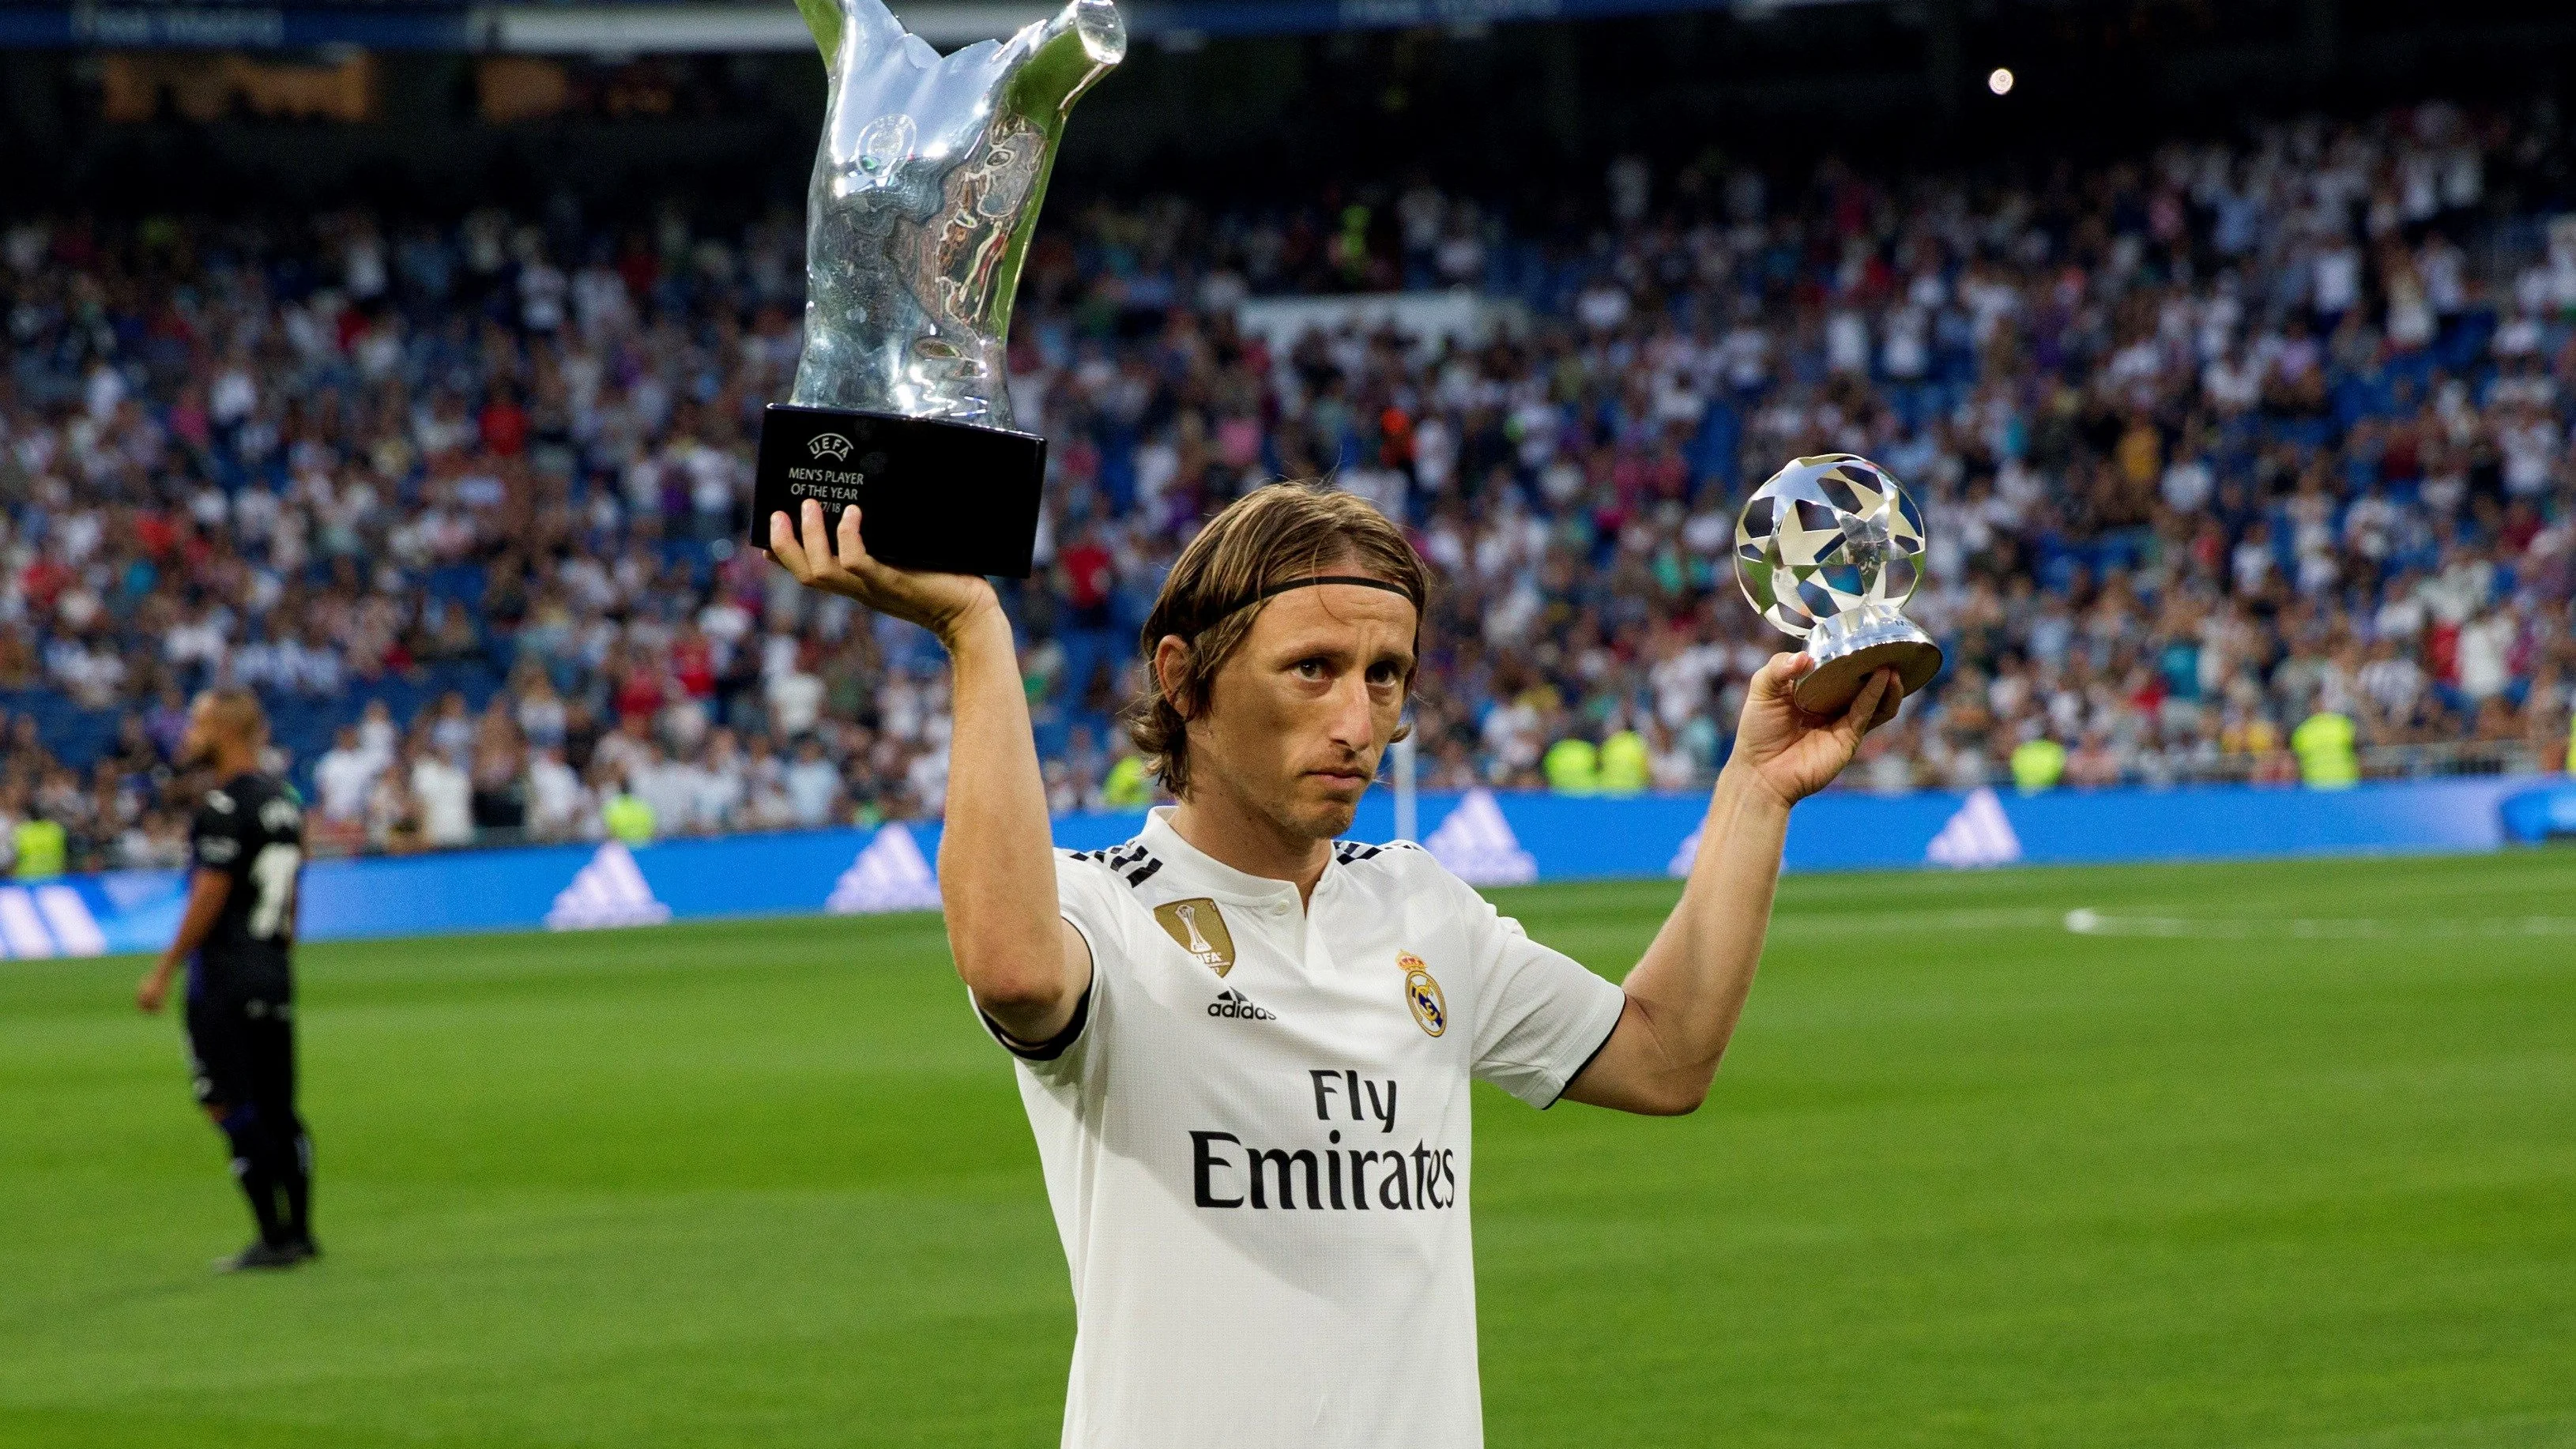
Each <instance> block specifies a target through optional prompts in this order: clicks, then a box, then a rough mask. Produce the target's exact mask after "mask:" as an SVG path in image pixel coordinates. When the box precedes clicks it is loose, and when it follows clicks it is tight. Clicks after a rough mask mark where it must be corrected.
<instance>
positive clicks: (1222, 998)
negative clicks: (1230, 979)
mask: <svg viewBox="0 0 2576 1449" xmlns="http://www.w3.org/2000/svg"><path fill="white" fill-rule="evenodd" d="M1208 1015H1210V1016H1221V1017H1227V1018H1231V1019H1233V1020H1237V1021H1277V1020H1278V1019H1279V1014H1278V1013H1277V1012H1274V1011H1264V1010H1262V1009H1261V1008H1260V1007H1258V1006H1255V1005H1253V1004H1252V998H1251V997H1249V996H1246V995H1244V994H1243V993H1242V992H1240V991H1235V990H1232V989H1230V988H1229V989H1227V990H1224V991H1220V992H1218V993H1217V994H1216V1000H1214V1001H1211V1002H1209V1003H1208Z"/></svg>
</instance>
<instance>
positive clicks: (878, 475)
mask: <svg viewBox="0 0 2576 1449" xmlns="http://www.w3.org/2000/svg"><path fill="white" fill-rule="evenodd" d="M1045 480H1046V439H1044V438H1040V437H1035V436H1033V435H1031V434H1028V433H1014V432H1007V431H1005V430H1003V429H1001V428H983V427H977V426H975V425H974V424H972V423H952V422H947V421H944V420H942V419H938V418H908V417H903V416H900V415H898V414H894V413H868V412H859V411H856V410H854V409H850V408H813V407H799V406H797V405H796V404H794V403H771V404H770V405H769V407H768V410H767V411H766V412H764V413H763V414H762V415H761V419H760V461H759V463H758V464H757V465H756V466H755V467H754V469H753V471H752V479H751V542H752V546H753V547H755V548H764V549H765V548H767V547H769V516H770V515H771V514H772V513H780V512H783V513H785V514H786V515H787V516H788V518H789V519H790V520H791V521H792V520H797V519H800V518H802V517H803V509H804V504H805V500H806V499H808V498H812V499H816V500H818V501H820V502H821V503H822V505H823V522H824V525H825V527H826V528H833V529H837V528H838V527H839V525H840V519H841V510H842V509H843V508H845V507H848V506H849V505H851V504H854V503H855V504H857V505H858V506H859V509H860V513H859V538H860V539H861V541H863V542H865V543H866V544H867V546H868V553H869V555H870V556H871V557H873V558H875V559H876V560H877V561H878V562H880V563H884V564H891V565H893V566H894V567H896V568H906V569H926V570H928V571H930V572H933V573H943V574H992V575H998V576H1000V577H1003V578H1013V579H1024V578H1027V577H1028V576H1029V570H1030V567H1031V565H1032V564H1033V562H1034V555H1035V554H1036V552H1037V538H1038V492H1039V486H1040V485H1041V484H1042V483H1044V482H1045Z"/></svg>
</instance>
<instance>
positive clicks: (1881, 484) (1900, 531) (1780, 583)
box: [1735, 453, 1941, 715]
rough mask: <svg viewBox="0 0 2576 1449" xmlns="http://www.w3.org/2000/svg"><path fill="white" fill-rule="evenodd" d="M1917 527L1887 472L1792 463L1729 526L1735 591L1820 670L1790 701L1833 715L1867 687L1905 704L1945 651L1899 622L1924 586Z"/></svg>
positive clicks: (1835, 456) (1870, 466) (1826, 462)
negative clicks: (1880, 680)
mask: <svg viewBox="0 0 2576 1449" xmlns="http://www.w3.org/2000/svg"><path fill="white" fill-rule="evenodd" d="M1922 557H1923V516H1922V515H1921V514H1919V513H1917V512H1916V511H1915V509H1914V501H1913V500H1912V499H1910V498H1908V497H1906V496H1905V490H1904V489H1903V488H1901V487H1899V486H1897V482H1896V480H1895V479H1894V478H1892V477H1890V476H1889V475H1888V473H1887V471H1886V470H1885V469H1883V468H1881V467H1879V466H1878V465H1877V464H1876V463H1873V462H1871V461H1869V460H1868V459H1867V458H1862V457H1858V456H1855V455H1853V454H1850V453H1823V454H1819V455H1817V456H1815V457H1812V458H1798V459H1793V460H1792V461H1791V462H1790V464H1789V466H1787V467H1785V468H1783V469H1781V470H1780V471H1779V472H1777V473H1774V474H1772V475H1771V479H1770V481H1769V482H1767V483H1764V484H1763V485H1762V486H1761V487H1759V488H1757V489H1755V490H1753V496H1752V497H1751V498H1749V499H1747V500H1745V504H1744V511H1743V512H1742V513H1741V514H1739V515H1737V517H1736V520H1735V579H1736V582H1737V583H1738V584H1739V585H1741V586H1742V587H1743V589H1744V597H1745V598H1746V599H1747V600H1748V601H1749V602H1751V603H1752V605H1753V607H1754V609H1755V610H1756V611H1758V612H1759V613H1760V614H1761V615H1762V617H1763V618H1765V619H1768V620H1770V621H1771V622H1772V624H1774V625H1775V626H1777V627H1779V628H1780V629H1783V630H1785V631H1787V632H1789V633H1791V634H1795V635H1797V636H1798V637H1800V638H1802V639H1805V640H1806V641H1807V649H1806V652H1807V653H1808V654H1809V655H1810V656H1811V657H1813V658H1814V659H1815V661H1816V667H1815V668H1814V669H1812V670H1810V671H1808V672H1807V674H1806V675H1805V677H1803V678H1801V679H1800V680H1799V681H1798V683H1797V686H1796V689H1795V690H1794V692H1793V694H1792V698H1793V699H1794V700H1795V702H1796V704H1797V706H1798V708H1799V709H1801V710H1804V711H1806V712H1807V713H1809V714H1821V715H1833V714H1840V713H1841V712H1842V711H1843V710H1844V709H1845V708H1846V707H1848V706H1849V705H1850V704H1851V701H1852V698H1853V696H1855V695H1857V694H1859V693H1860V690H1861V686H1862V685H1863V684H1864V683H1866V682H1867V681H1868V679H1869V677H1870V675H1872V674H1874V673H1876V672H1877V671H1879V670H1881V669H1893V670H1895V671H1896V678H1897V684H1898V687H1899V688H1900V690H1901V691H1902V692H1903V693H1905V694H1912V693H1913V692H1914V691H1916V690H1918V689H1921V688H1922V687H1923V686H1924V685H1926V684H1929V683H1930V682H1931V681H1932V676H1933V675H1935V674H1938V673H1940V672H1941V646H1940V645H1938V644H1935V643H1933V642H1932V637H1931V636H1930V635H1928V634H1926V633H1924V632H1923V631H1922V630H1921V629H1920V628H1917V627H1916V626H1915V624H1914V621H1912V620H1911V619H1908V618H1906V617H1905V615H1903V614H1902V613H1899V612H1898V609H1899V607H1900V606H1901V605H1903V604H1904V602H1905V601H1906V599H1907V598H1908V597H1910V596H1911V595H1912V594H1913V592H1914V586H1915V584H1916V583H1917V582H1919V581H1920V580H1921V578H1922V575H1923V569H1922V562H1921V560H1922Z"/></svg>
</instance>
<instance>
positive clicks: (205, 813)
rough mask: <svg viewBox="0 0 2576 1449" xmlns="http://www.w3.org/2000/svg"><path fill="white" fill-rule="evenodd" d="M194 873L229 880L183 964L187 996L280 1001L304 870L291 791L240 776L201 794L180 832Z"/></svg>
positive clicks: (300, 816) (297, 805)
mask: <svg viewBox="0 0 2576 1449" xmlns="http://www.w3.org/2000/svg"><path fill="white" fill-rule="evenodd" d="M188 849H189V854H190V856H191V857H192V858H194V860H195V861H196V864H197V868H198V869H199V870H214V871H221V872H223V873H224V874H225V875H228V876H230V877H232V883H233V885H232V891H231V893H230V894H229V895H227V896H225V897H224V909H223V914H222V915H220V916H217V917H216V918H215V928H214V930H213V932H212V933H210V934H209V935H208V936H207V937H206V944H205V945H203V946H202V947H199V948H198V950H197V955H196V959H195V960H193V961H191V962H190V963H189V969H188V997H189V999H190V1000H192V1001H193V1000H209V1001H272V1002H276V1001H284V1000H286V999H287V997H288V995H289V994H290V993H291V991H292V990H293V986H294V982H293V977H292V974H291V972H290V971H289V968H288V954H289V952H291V951H292V950H293V949H294V946H295V886H296V880H297V877H298V875H299V874H300V873H301V872H302V870H303V868H304V803H303V801H302V800H300V799H299V798H297V796H296V793H295V788H294V787H293V786H291V785H289V784H287V783H286V782H285V781H283V780H278V779H273V778H271V777H269V776H266V775H253V774H244V775H237V776H235V777H234V778H232V779H230V780H227V781H225V782H224V783H223V784H221V785H219V786H217V787H216V788H214V789H212V790H209V791H207V792H206V799H205V803H204V804H202V805H200V806H198V807H197V818H196V820H195V821H194V823H192V824H191V825H190V826H189V829H188Z"/></svg>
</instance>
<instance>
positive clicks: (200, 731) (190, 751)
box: [179, 695, 218, 766]
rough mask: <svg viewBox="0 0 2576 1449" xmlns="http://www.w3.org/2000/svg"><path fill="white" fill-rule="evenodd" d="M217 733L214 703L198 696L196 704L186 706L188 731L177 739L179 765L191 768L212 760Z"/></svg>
mask: <svg viewBox="0 0 2576 1449" xmlns="http://www.w3.org/2000/svg"><path fill="white" fill-rule="evenodd" d="M217 733H218V731H217V730H216V728H215V710H214V701H213V700H212V699H210V698H207V697H206V696H204V695H199V696H198V697H197V702H196V703H194V704H192V705H190V706H188V731H187V733H186V734H184V735H181V736H180V737H179V763H180V764H181V765H182V766H193V765H202V764H205V763H206V762H207V761H209V760H212V759H213V758H214V756H215V736H216V734H217Z"/></svg>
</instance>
